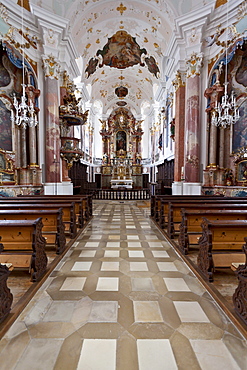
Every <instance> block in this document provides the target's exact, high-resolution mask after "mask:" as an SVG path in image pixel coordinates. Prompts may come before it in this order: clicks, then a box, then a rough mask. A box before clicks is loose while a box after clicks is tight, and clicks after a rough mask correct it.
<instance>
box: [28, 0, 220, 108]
mask: <svg viewBox="0 0 247 370" xmlns="http://www.w3.org/2000/svg"><path fill="white" fill-rule="evenodd" d="M212 1H214V0H131V1H130V0H123V1H116V0H49V1H48V0H30V4H35V5H38V6H40V7H42V8H44V9H47V10H48V11H50V12H52V13H54V14H57V15H59V16H62V17H64V18H66V19H69V20H70V25H69V33H70V35H71V37H72V38H73V41H74V44H75V46H76V50H77V53H78V58H79V59H80V63H78V65H79V64H80V67H81V82H83V83H84V84H85V85H86V86H90V91H91V101H92V102H93V101H94V100H97V101H100V102H101V104H102V107H103V113H106V112H108V111H110V110H111V109H115V108H116V107H117V103H118V102H120V100H121V99H123V97H118V96H117V95H116V94H115V89H116V88H118V87H125V88H127V89H128V94H127V96H126V97H125V102H126V105H127V106H128V108H129V109H132V110H133V109H134V110H135V111H136V112H137V113H138V114H140V112H141V106H142V103H143V102H144V101H146V102H147V101H148V102H149V103H150V104H152V103H154V86H155V85H156V84H157V83H158V80H159V79H161V81H163V80H165V76H163V75H162V65H163V64H164V61H165V60H166V59H167V54H166V53H167V47H168V45H169V42H170V40H171V38H172V35H173V31H174V29H175V19H176V18H177V17H179V16H181V15H183V14H186V13H188V12H190V11H192V10H195V9H197V8H200V7H202V6H204V5H207V4H208V3H212Z"/></svg>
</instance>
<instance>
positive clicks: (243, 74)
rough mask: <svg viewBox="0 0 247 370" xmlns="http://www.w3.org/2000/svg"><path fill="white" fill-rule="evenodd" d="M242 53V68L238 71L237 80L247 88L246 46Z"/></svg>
mask: <svg viewBox="0 0 247 370" xmlns="http://www.w3.org/2000/svg"><path fill="white" fill-rule="evenodd" d="M241 51H243V54H242V60H241V64H240V66H239V67H238V69H237V72H236V76H235V78H236V81H237V83H239V84H241V85H243V86H245V87H246V86H247V47H246V46H245V47H243V48H242V50H241Z"/></svg>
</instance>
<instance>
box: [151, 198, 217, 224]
mask: <svg viewBox="0 0 247 370" xmlns="http://www.w3.org/2000/svg"><path fill="white" fill-rule="evenodd" d="M222 198H224V197H223V196H218V195H213V196H211V195H152V196H151V202H150V205H151V212H150V213H151V218H153V219H154V220H155V221H156V222H157V223H158V224H159V225H160V226H161V224H162V220H161V216H162V212H163V216H164V215H165V214H167V215H168V203H169V202H173V201H180V200H181V201H187V202H190V201H193V200H202V199H206V200H209V199H213V200H215V199H222ZM164 206H165V209H162V207H164ZM163 228H164V227H163Z"/></svg>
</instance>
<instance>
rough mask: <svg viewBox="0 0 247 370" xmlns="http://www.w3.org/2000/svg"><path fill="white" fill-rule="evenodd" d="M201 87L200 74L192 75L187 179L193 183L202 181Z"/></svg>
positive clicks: (187, 123)
mask: <svg viewBox="0 0 247 370" xmlns="http://www.w3.org/2000/svg"><path fill="white" fill-rule="evenodd" d="M199 87H200V76H199V75H192V76H191V77H189V78H187V82H186V116H185V181H186V182H191V183H198V182H200V148H199V129H200V122H199V92H200V90H199Z"/></svg>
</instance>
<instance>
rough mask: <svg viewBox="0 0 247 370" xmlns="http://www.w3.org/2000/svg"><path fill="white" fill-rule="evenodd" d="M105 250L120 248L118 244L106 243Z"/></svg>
mask: <svg viewBox="0 0 247 370" xmlns="http://www.w3.org/2000/svg"><path fill="white" fill-rule="evenodd" d="M106 248H120V242H107V243H106Z"/></svg>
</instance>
